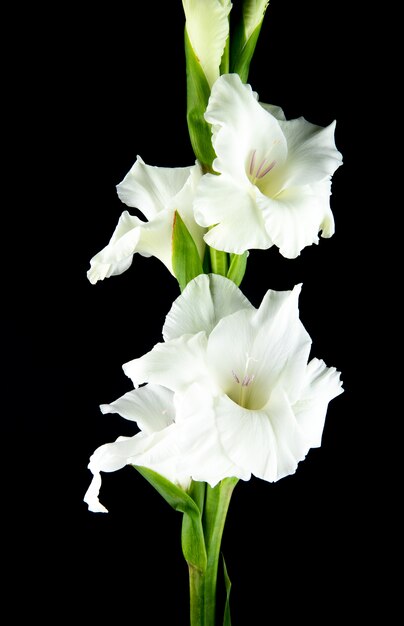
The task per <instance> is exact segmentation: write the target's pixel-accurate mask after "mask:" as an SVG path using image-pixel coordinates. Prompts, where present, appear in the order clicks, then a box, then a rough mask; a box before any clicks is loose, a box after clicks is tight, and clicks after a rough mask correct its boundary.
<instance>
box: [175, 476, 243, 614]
mask: <svg viewBox="0 0 404 626" xmlns="http://www.w3.org/2000/svg"><path fill="white" fill-rule="evenodd" d="M237 482H238V478H225V479H224V480H222V481H221V482H220V483H219V484H218V485H216V486H215V487H210V486H209V485H206V495H205V483H196V482H193V483H192V485H191V488H190V491H189V493H190V495H191V494H192V496H193V497H195V499H196V500H199V502H198V505H199V507H200V510H201V516H202V529H203V541H204V544H205V548H206V554H207V565H206V568H205V569H204V570H202V569H201V568H199V567H195V565H194V564H192V563H190V562H188V570H189V592H190V623H191V626H216V587H217V574H218V566H219V557H220V548H221V542H222V537H223V530H224V526H225V522H226V516H227V512H228V509H229V504H230V499H231V496H232V493H233V490H234V488H235V486H236V484H237ZM202 494H203V495H204V496H205V499H204V502H203V504H202V503H201V495H202ZM185 523H186V518H185V517H184V524H185ZM184 532H185V533H186V532H187V529H186V526H184V525H183V534H184Z"/></svg>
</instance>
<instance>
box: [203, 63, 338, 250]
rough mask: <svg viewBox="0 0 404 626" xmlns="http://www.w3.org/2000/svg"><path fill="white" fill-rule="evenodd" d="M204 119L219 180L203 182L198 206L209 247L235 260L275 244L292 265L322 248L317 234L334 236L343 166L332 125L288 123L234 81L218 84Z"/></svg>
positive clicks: (301, 120) (223, 80) (232, 78)
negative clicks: (334, 196) (335, 180)
mask: <svg viewBox="0 0 404 626" xmlns="http://www.w3.org/2000/svg"><path fill="white" fill-rule="evenodd" d="M205 118H206V120H207V121H208V122H209V123H210V124H212V143H213V147H214V149H215V152H216V155H217V158H216V159H215V160H214V162H213V169H214V170H215V171H216V172H218V174H220V175H219V176H215V175H213V174H206V175H205V176H203V177H202V179H201V181H200V183H199V185H198V189H197V195H196V199H195V203H194V211H195V218H196V221H197V222H198V223H199V224H200V225H201V226H205V227H212V228H210V230H209V231H208V232H207V233H206V235H205V241H206V243H207V244H209V245H210V246H212V247H213V248H216V249H218V250H224V251H226V252H233V253H236V254H241V253H243V252H244V251H245V250H248V249H252V248H260V249H266V248H270V247H271V246H272V245H274V244H275V245H276V246H278V247H279V250H280V252H281V254H282V255H283V256H285V257H287V258H295V257H296V256H298V255H299V254H300V252H301V251H302V249H303V248H304V247H305V246H308V245H311V244H313V243H318V233H319V232H320V231H322V236H323V237H331V235H333V233H334V219H333V214H332V212H331V209H330V195H331V176H332V174H333V173H334V172H335V170H336V169H337V168H338V167H339V166H340V165H341V163H342V157H341V154H340V153H339V152H338V150H337V149H336V147H335V141H334V129H335V122H334V123H332V124H330V126H328V127H326V128H323V127H320V126H315V125H314V124H311V123H310V122H307V121H306V120H305V119H304V118H299V119H295V120H289V121H286V120H285V116H284V114H283V112H282V110H281V109H279V108H278V107H273V106H270V105H263V104H260V103H259V102H258V100H257V94H255V93H254V92H253V91H252V90H251V87H250V86H249V85H243V84H242V82H241V80H240V78H239V76H238V75H237V74H225V75H223V76H220V77H219V78H218V80H217V81H216V82H215V84H214V85H213V88H212V92H211V96H210V99H209V104H208V108H207V110H206V114H205Z"/></svg>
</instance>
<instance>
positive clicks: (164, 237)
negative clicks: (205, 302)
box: [135, 209, 174, 274]
mask: <svg viewBox="0 0 404 626" xmlns="http://www.w3.org/2000/svg"><path fill="white" fill-rule="evenodd" d="M173 222H174V211H173V209H165V210H164V211H162V212H161V213H159V214H158V215H156V217H155V218H154V219H153V220H152V221H151V222H142V226H141V227H140V228H139V241H138V243H137V246H136V250H135V251H136V252H139V254H141V255H143V256H146V257H148V256H155V257H156V258H157V259H159V260H160V261H161V262H162V263H164V265H165V266H166V268H167V269H168V271H169V272H171V274H174V270H173V266H172V232H173Z"/></svg>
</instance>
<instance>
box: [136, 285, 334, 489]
mask: <svg viewBox="0 0 404 626" xmlns="http://www.w3.org/2000/svg"><path fill="white" fill-rule="evenodd" d="M299 292H300V287H299V286H298V287H295V288H294V289H293V291H285V292H276V291H271V290H269V291H268V292H267V294H266V295H265V297H264V299H263V301H262V303H261V305H260V307H259V308H258V309H256V308H255V307H253V306H252V305H251V304H250V302H249V301H248V300H247V299H246V298H245V297H244V296H243V294H242V293H241V291H240V290H239V289H238V288H237V287H236V286H235V285H234V283H232V282H231V281H229V280H227V279H226V278H223V277H221V276H218V275H214V274H211V275H205V274H203V275H200V276H198V277H197V278H195V279H194V280H193V281H191V282H190V283H189V285H188V286H187V287H186V289H185V290H184V292H183V293H182V295H181V296H179V298H177V300H176V301H175V302H174V304H173V306H172V308H171V311H170V312H169V314H168V316H167V319H166V322H165V325H164V328H163V336H164V339H165V342H164V343H160V344H157V345H156V346H155V347H154V348H153V349H152V350H151V351H150V352H149V353H147V354H146V355H144V356H143V357H141V358H138V359H135V360H133V361H131V362H129V363H127V364H126V365H124V371H125V373H126V374H127V375H128V376H129V377H130V378H131V379H132V381H133V383H134V385H135V386H138V385H140V384H142V383H145V382H148V383H149V384H153V385H159V386H162V387H164V388H165V389H168V390H170V391H171V392H172V393H173V394H174V396H173V398H174V405H175V407H176V411H177V415H176V417H175V420H176V426H175V428H173V429H172V433H173V437H174V439H175V440H176V446H175V450H176V454H177V453H178V455H179V457H180V459H181V462H180V463H179V462H178V459H177V460H176V463H177V464H179V465H180V466H181V469H182V471H183V472H184V473H185V474H186V475H190V476H191V477H192V478H193V479H194V480H200V481H206V482H209V483H210V484H211V485H212V486H214V485H215V484H217V483H218V482H219V481H220V480H222V479H223V478H225V477H229V476H236V477H238V478H242V479H244V480H248V479H249V478H250V477H251V474H253V475H255V476H257V477H259V478H262V479H264V480H267V481H276V480H279V479H280V478H282V477H283V476H286V475H288V474H291V473H293V472H295V470H296V467H297V464H298V462H299V461H301V460H302V459H304V458H305V456H306V454H307V453H308V451H309V449H310V448H312V447H318V446H320V443H321V436H322V431H323V426H324V420H325V415H326V411H327V406H328V402H329V401H330V400H331V399H332V398H334V397H335V396H337V395H338V394H340V393H341V392H342V386H341V382H340V378H339V373H338V372H337V371H336V370H335V368H327V367H326V365H325V364H324V362H323V361H319V360H318V359H312V360H311V361H310V362H308V358H309V352H310V346H311V340H310V337H309V335H308V334H307V332H306V330H305V329H304V327H303V325H302V323H301V321H300V320H299V311H298V295H299ZM142 389H143V388H142ZM146 389H147V387H146ZM135 393H136V392H135ZM174 431H175V433H174ZM168 434H169V435H170V436H171V432H168ZM161 436H162V437H164V431H162V435H161ZM171 449H172V448H171Z"/></svg>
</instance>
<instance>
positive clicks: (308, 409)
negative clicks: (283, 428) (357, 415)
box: [293, 359, 343, 448]
mask: <svg viewBox="0 0 404 626" xmlns="http://www.w3.org/2000/svg"><path fill="white" fill-rule="evenodd" d="M342 392H343V388H342V382H341V380H340V373H339V372H338V371H337V370H336V369H335V367H327V366H326V365H325V363H324V361H321V360H319V359H312V360H311V361H310V363H309V364H308V366H307V370H306V377H305V384H304V387H303V389H302V392H301V395H300V398H299V400H298V401H297V402H296V403H295V404H294V405H293V411H294V413H295V415H296V419H297V422H298V423H299V427H300V429H301V431H302V433H304V436H305V438H306V440H307V442H308V444H309V445H310V447H311V448H316V447H319V446H320V445H321V437H322V433H323V429H324V421H325V415H326V412H327V407H328V403H329V402H330V400H332V399H333V398H335V397H336V396H338V395H339V394H341V393H342Z"/></svg>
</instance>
